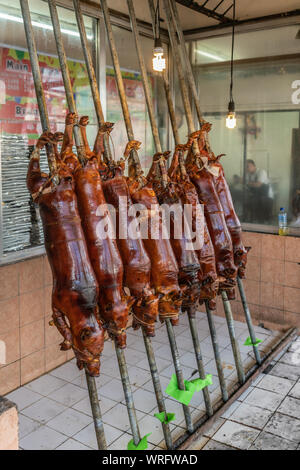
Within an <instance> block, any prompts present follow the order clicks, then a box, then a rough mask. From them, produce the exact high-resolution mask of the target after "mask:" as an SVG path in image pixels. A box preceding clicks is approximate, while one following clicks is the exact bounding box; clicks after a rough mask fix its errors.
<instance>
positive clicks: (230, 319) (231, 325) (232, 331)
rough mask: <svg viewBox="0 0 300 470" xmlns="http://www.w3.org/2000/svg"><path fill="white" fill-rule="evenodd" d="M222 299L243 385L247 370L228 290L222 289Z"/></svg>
mask: <svg viewBox="0 0 300 470" xmlns="http://www.w3.org/2000/svg"><path fill="white" fill-rule="evenodd" d="M222 300H223V305H224V311H225V316H226V321H227V326H228V331H229V336H230V341H231V346H232V352H233V356H234V361H235V366H236V370H237V375H238V379H239V382H240V384H241V385H242V384H243V383H244V382H245V372H244V367H243V363H242V359H241V353H240V348H239V343H238V341H237V339H236V335H235V329H234V320H233V316H232V311H231V306H230V302H229V300H228V297H227V292H226V291H225V290H223V291H222Z"/></svg>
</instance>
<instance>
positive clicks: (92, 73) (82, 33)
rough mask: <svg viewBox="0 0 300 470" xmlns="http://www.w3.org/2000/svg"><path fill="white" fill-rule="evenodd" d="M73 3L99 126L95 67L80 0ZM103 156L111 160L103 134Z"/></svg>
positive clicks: (99, 103)
mask: <svg viewBox="0 0 300 470" xmlns="http://www.w3.org/2000/svg"><path fill="white" fill-rule="evenodd" d="M73 5H74V10H75V15H76V20H77V25H78V30H79V35H80V40H81V46H82V50H83V55H84V60H85V65H86V69H87V73H88V77H89V82H90V87H91V92H92V97H93V101H94V106H95V111H96V116H97V121H98V126H99V127H100V126H103V124H104V122H105V119H104V114H103V109H102V105H101V99H100V93H99V88H98V83H97V79H96V74H95V69H94V65H93V60H92V56H91V53H90V49H89V45H88V39H87V35H86V29H85V24H84V19H83V14H82V10H81V5H80V0H73ZM104 156H105V158H106V159H107V161H110V160H111V152H110V147H109V140H108V137H107V136H106V135H105V136H104Z"/></svg>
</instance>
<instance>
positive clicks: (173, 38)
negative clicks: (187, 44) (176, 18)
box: [163, 0, 196, 143]
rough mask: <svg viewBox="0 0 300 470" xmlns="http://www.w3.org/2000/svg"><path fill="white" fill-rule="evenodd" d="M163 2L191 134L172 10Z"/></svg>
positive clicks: (191, 118) (190, 111) (167, 1)
mask: <svg viewBox="0 0 300 470" xmlns="http://www.w3.org/2000/svg"><path fill="white" fill-rule="evenodd" d="M163 4H164V10H165V14H166V20H167V26H168V31H169V37H170V42H171V46H172V52H173V56H174V59H175V62H176V66H177V73H178V80H179V85H180V89H181V95H182V101H183V106H184V110H185V115H186V120H187V126H188V132H189V134H191V133H192V132H195V126H194V121H193V114H192V108H191V105H190V100H189V92H188V88H187V86H186V82H185V76H184V71H183V65H182V62H181V58H180V51H179V46H178V42H177V37H176V32H175V29H174V24H173V17H172V12H171V9H170V4H169V0H163ZM195 143H196V140H195Z"/></svg>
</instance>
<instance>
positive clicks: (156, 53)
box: [152, 0, 166, 72]
mask: <svg viewBox="0 0 300 470" xmlns="http://www.w3.org/2000/svg"><path fill="white" fill-rule="evenodd" d="M154 29H155V35H154V49H153V59H152V65H153V70H154V71H155V72H163V71H164V70H165V68H166V59H165V58H164V49H163V45H162V42H161V39H160V30H159V0H157V4H156V9H155V24H154Z"/></svg>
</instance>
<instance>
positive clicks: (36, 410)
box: [7, 312, 300, 450]
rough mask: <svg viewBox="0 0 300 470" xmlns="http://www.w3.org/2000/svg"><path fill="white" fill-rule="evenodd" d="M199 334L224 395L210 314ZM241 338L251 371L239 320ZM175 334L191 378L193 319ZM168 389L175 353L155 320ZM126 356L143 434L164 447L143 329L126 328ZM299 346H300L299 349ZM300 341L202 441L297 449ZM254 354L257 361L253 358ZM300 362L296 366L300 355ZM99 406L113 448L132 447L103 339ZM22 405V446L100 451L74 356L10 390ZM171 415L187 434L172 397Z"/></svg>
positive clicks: (231, 375) (221, 330)
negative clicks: (171, 350)
mask: <svg viewBox="0 0 300 470" xmlns="http://www.w3.org/2000/svg"><path fill="white" fill-rule="evenodd" d="M197 319H198V323H197V324H198V332H199V338H200V340H201V351H202V355H203V363H204V365H205V372H206V373H207V374H208V373H211V374H212V375H213V385H211V386H210V387H209V390H210V394H211V398H212V399H216V398H218V397H219V396H220V392H219V386H218V377H217V370H216V366H215V361H214V355H213V348H212V344H211V340H210V335H209V327H208V323H207V320H206V315H205V314H204V313H200V312H199V313H198V315H197ZM214 319H215V324H216V328H217V335H218V340H219V345H220V352H221V357H222V360H223V364H222V365H223V369H224V373H225V378H226V382H227V385H229V384H230V385H232V383H234V382H236V373H235V366H234V359H233V355H232V351H231V344H230V338H229V334H228V329H227V325H226V321H225V319H223V318H221V317H214ZM235 327H236V335H237V337H238V340H239V345H240V349H241V356H242V359H243V362H244V364H247V367H246V368H249V367H250V365H251V363H252V364H253V362H254V361H253V353H252V349H251V347H250V348H249V347H245V346H243V343H244V341H245V340H246V338H247V337H248V336H249V333H248V330H247V326H246V324H244V323H241V322H236V323H235ZM256 334H257V337H258V338H259V339H263V340H264V341H263V343H261V344H260V349H261V350H263V349H265V347H266V344H269V343H270V341H271V342H272V341H275V338H276V336H277V332H271V331H270V330H266V329H262V328H260V327H257V328H256ZM176 338H177V344H178V348H179V353H180V356H181V363H182V369H183V374H184V378H185V379H190V378H196V377H197V376H198V372H197V368H196V361H195V356H194V354H193V345H192V340H191V335H190V331H189V327H188V319H187V317H185V316H182V317H181V322H180V325H179V326H178V327H177V328H176ZM152 343H153V348H154V351H155V355H156V359H157V366H158V369H159V373H160V379H161V384H162V388H163V390H165V388H166V386H167V384H168V382H169V380H170V378H171V375H172V374H173V373H174V368H173V363H172V356H171V353H170V347H169V344H168V340H167V334H166V329H165V327H164V326H161V325H157V334H156V336H155V338H153V340H152ZM127 345H128V346H127V349H126V351H125V356H126V360H127V364H128V369H129V375H130V380H131V385H132V391H133V397H134V402H135V406H136V410H137V418H138V421H139V426H140V431H141V435H142V436H144V435H145V434H148V433H150V432H151V435H150V436H149V438H148V442H149V447H148V448H149V449H152V448H164V442H163V433H162V429H161V424H160V422H159V421H158V420H157V419H156V418H155V417H154V416H153V415H154V413H156V412H157V404H156V401H155V395H154V392H153V386H152V380H151V375H150V372H149V367H148V361H147V356H146V353H145V348H144V344H143V339H142V335H141V332H140V331H137V332H135V331H132V330H129V331H128V341H127ZM297 348H298V349H297ZM298 350H300V340H298V342H297V344H295V343H293V345H292V346H291V347H290V350H289V352H286V353H285V355H283V356H282V357H281V358H280V359H279V360H278V361H277V362H276V363H274V364H275V365H274V367H273V368H272V369H271V371H270V373H269V374H268V375H265V374H262V375H261V376H259V378H258V379H257V380H256V382H255V384H253V385H254V386H252V387H250V388H249V389H248V390H247V391H246V392H245V393H244V394H243V395H242V396H241V397H240V398H239V400H238V401H236V402H235V403H234V404H233V405H232V406H231V407H230V409H229V410H228V411H226V413H224V415H223V416H222V418H220V419H219V420H218V421H217V422H216V423H215V425H214V426H213V428H211V429H210V430H209V431H208V432H207V433H206V434H205V435H204V436H203V437H202V438H201V441H200V443H198V448H199V449H200V448H201V446H202V448H203V449H205V450H210V449H272V448H278V449H296V448H297V447H298V445H299V442H300V378H299V377H300V358H299V357H298V356H299V353H298V352H297V351H298ZM251 358H252V359H251ZM297 358H298V359H299V360H298V363H297V364H295V362H297V361H296V360H295V359H297ZM96 385H97V389H98V392H99V399H100V406H101V411H102V416H103V422H104V427H105V434H106V439H107V443H108V446H109V449H126V448H127V443H128V442H129V441H130V440H131V438H132V436H131V433H130V427H129V420H128V415H127V409H126V406H125V405H124V403H125V401H124V394H123V389H122V383H121V380H120V375H119V369H118V364H117V359H116V355H115V352H114V346H113V344H112V343H111V342H107V343H106V344H105V348H104V353H103V356H102V371H101V376H100V377H99V378H97V379H96ZM7 397H8V398H10V399H11V400H12V401H14V402H15V403H17V405H18V409H19V417H20V447H21V448H22V449H70V450H71V449H78V450H86V449H97V443H96V438H95V432H94V425H93V420H92V414H91V409H90V403H89V398H88V392H87V387H86V381H85V375H84V373H82V372H80V371H79V370H78V369H77V367H76V364H75V361H74V360H72V361H70V362H68V363H66V364H64V365H62V366H61V367H58V368H57V369H55V370H53V371H52V372H50V373H48V374H46V375H44V376H42V377H40V378H38V379H36V380H34V381H33V382H31V383H29V384H27V385H25V386H23V387H21V388H19V389H18V390H16V391H14V392H12V393H10V394H8V395H7ZM190 407H191V412H192V418H193V420H197V419H199V417H200V416H201V415H202V414H204V410H205V407H204V401H203V395H202V392H200V393H196V394H195V395H194V396H193V398H192V401H191V403H190ZM166 408H167V411H168V412H174V413H175V415H176V419H175V421H174V422H172V424H171V430H172V435H173V438H174V439H176V438H177V437H179V436H180V435H181V434H182V433H183V432H184V427H185V421H184V414H183V411H182V406H181V405H180V404H179V403H178V402H176V401H175V400H173V399H172V398H171V397H166Z"/></svg>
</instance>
